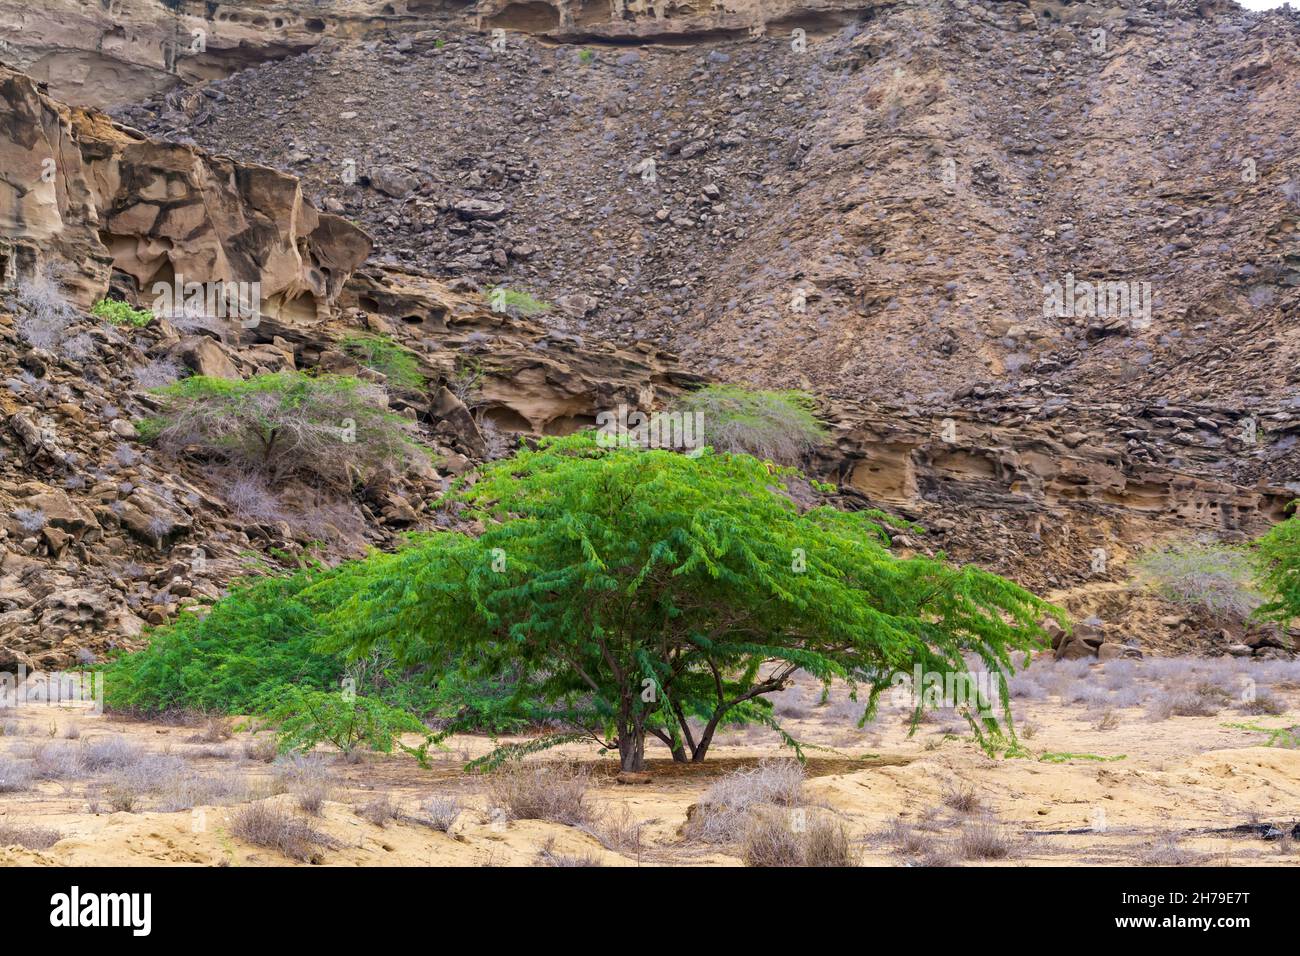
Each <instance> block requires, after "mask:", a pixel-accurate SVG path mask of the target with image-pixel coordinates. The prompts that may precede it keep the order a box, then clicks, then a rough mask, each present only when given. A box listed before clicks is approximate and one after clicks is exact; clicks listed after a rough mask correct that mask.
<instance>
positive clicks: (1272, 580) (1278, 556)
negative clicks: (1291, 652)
mask: <svg viewBox="0 0 1300 956" xmlns="http://www.w3.org/2000/svg"><path fill="white" fill-rule="evenodd" d="M1292 507H1293V508H1294V507H1295V505H1294V504H1292ZM1255 547H1256V551H1255V569H1256V571H1257V572H1258V575H1259V585H1260V586H1261V587H1262V588H1263V590H1264V593H1265V595H1266V597H1267V601H1266V602H1265V603H1264V604H1263V605H1262V606H1260V607H1259V608H1257V609H1256V611H1255V614H1256V615H1257V616H1258V617H1260V618H1262V619H1264V620H1270V621H1277V622H1278V623H1280V624H1281V625H1282V626H1283V627H1284V628H1285V627H1289V626H1290V625H1291V622H1292V621H1294V620H1295V619H1296V618H1297V617H1300V517H1291V518H1288V519H1287V520H1286V521H1283V522H1282V523H1281V524H1277V525H1274V526H1273V528H1272V529H1271V530H1270V531H1269V532H1268V534H1266V535H1264V537H1262V538H1260V539H1259V541H1258V542H1257V543H1256V545H1255Z"/></svg>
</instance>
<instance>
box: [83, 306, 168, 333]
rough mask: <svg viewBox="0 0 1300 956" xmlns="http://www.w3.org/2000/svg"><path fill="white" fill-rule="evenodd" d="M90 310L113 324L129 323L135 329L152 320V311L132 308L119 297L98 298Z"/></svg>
mask: <svg viewBox="0 0 1300 956" xmlns="http://www.w3.org/2000/svg"><path fill="white" fill-rule="evenodd" d="M90 311H91V314H93V315H96V316H98V317H99V318H101V319H106V320H107V321H109V322H111V323H112V324H113V325H129V326H131V327H132V328H136V329H142V328H144V327H145V326H146V325H148V324H149V323H150V322H152V321H153V313H152V312H150V311H149V310H148V309H133V308H131V306H130V305H128V304H127V303H125V302H123V301H121V300H120V299H100V300H99V301H98V302H96V303H95V305H94V306H93V307H92V308H91V310H90Z"/></svg>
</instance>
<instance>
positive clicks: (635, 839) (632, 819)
mask: <svg viewBox="0 0 1300 956" xmlns="http://www.w3.org/2000/svg"><path fill="white" fill-rule="evenodd" d="M645 825H646V821H644V820H638V819H637V818H636V815H635V814H633V813H632V810H631V809H630V808H629V807H627V806H620V807H619V808H618V809H617V810H607V811H606V812H605V813H603V814H602V815H601V817H600V820H599V821H597V822H596V824H595V825H594V826H591V827H589V828H588V829H587V832H589V833H590V834H591V835H592V836H594V837H595V838H596V839H597V840H599V841H600V843H601V846H603V847H605V849H607V850H614V851H616V852H618V853H640V852H641V831H642V829H643V828H644V827H645Z"/></svg>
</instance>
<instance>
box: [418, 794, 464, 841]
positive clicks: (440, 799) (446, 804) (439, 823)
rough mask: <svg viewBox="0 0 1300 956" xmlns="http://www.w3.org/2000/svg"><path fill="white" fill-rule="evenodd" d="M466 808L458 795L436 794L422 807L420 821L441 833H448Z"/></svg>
mask: <svg viewBox="0 0 1300 956" xmlns="http://www.w3.org/2000/svg"><path fill="white" fill-rule="evenodd" d="M464 809H465V805H464V804H463V803H461V802H460V800H458V799H457V798H456V797H450V796H446V795H444V794H435V795H434V796H432V797H430V798H429V799H428V800H426V801H425V802H424V805H423V806H422V807H421V810H422V811H423V815H422V816H421V817H420V822H422V823H423V824H425V826H429V827H432V828H433V829H435V830H437V831H439V832H440V833H447V832H449V831H450V830H451V828H452V826H453V825H454V824H455V822H456V818H457V817H459V816H460V815H461V812H462V811H464Z"/></svg>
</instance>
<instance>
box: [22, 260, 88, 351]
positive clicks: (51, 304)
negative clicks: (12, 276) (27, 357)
mask: <svg viewBox="0 0 1300 956" xmlns="http://www.w3.org/2000/svg"><path fill="white" fill-rule="evenodd" d="M17 298H18V316H17V321H16V323H15V324H16V327H17V329H18V334H19V335H21V336H22V338H23V340H24V341H25V342H26V343H27V344H28V345H30V346H32V347H33V348H38V349H47V350H51V351H53V350H57V349H58V348H59V346H60V345H61V344H62V343H63V342H64V341H65V339H66V334H67V329H68V326H69V325H71V324H72V323H73V322H74V321H76V318H77V312H76V310H75V309H73V308H72V306H71V305H69V304H68V301H67V299H65V298H64V297H63V292H62V290H61V289H60V288H59V284H58V282H57V281H56V280H55V279H54V278H53V277H51V276H50V275H48V274H42V275H39V276H37V277H35V278H33V279H29V280H27V281H24V282H20V283H19V285H18V296H17Z"/></svg>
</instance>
